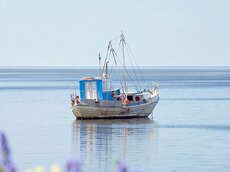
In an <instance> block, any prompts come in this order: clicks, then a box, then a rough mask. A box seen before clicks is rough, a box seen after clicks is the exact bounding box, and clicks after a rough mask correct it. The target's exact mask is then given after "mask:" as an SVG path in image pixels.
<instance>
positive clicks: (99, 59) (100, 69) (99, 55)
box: [98, 52, 102, 75]
mask: <svg viewBox="0 0 230 172" xmlns="http://www.w3.org/2000/svg"><path fill="white" fill-rule="evenodd" d="M98 58H99V74H100V75H102V73H101V55H100V52H99V57H98Z"/></svg>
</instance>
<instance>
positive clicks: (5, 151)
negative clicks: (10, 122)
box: [0, 131, 16, 172]
mask: <svg viewBox="0 0 230 172" xmlns="http://www.w3.org/2000/svg"><path fill="white" fill-rule="evenodd" d="M10 153H11V152H10V147H9V145H8V142H7V138H6V135H5V133H4V132H3V131H0V172H16V168H15V165H14V163H13V161H12V159H11V155H10Z"/></svg>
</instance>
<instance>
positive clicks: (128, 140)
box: [72, 118, 158, 172]
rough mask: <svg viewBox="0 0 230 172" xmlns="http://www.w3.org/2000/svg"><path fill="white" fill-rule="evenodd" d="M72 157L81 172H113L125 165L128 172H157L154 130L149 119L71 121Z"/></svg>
mask: <svg viewBox="0 0 230 172" xmlns="http://www.w3.org/2000/svg"><path fill="white" fill-rule="evenodd" d="M72 141H73V146H72V147H73V150H72V152H73V155H74V156H77V157H80V158H81V159H82V162H83V171H84V172H87V171H116V167H117V162H118V161H125V162H126V163H127V164H128V166H129V170H130V171H134V170H136V169H142V170H144V171H157V159H158V158H157V156H158V129H157V123H156V122H155V121H153V120H152V119H150V118H137V119H111V120H108V119H98V120H75V121H74V122H73V128H72Z"/></svg>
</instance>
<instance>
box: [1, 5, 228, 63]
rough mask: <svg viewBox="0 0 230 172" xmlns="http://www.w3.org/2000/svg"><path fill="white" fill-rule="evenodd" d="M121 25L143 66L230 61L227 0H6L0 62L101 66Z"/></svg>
mask: <svg viewBox="0 0 230 172" xmlns="http://www.w3.org/2000/svg"><path fill="white" fill-rule="evenodd" d="M121 31H122V32H123V33H124V35H125V38H126V41H127V43H128V45H129V47H130V48H131V50H132V53H133V55H134V57H135V59H136V61H137V63H138V64H139V66H230V1H229V0H142V1H141V0H116V1H110V0H81V1H80V0H22V1H19V0H0V66H97V65H98V54H99V52H100V53H101V56H102V58H104V57H105V54H106V49H107V45H108V42H109V41H110V40H112V39H114V38H117V37H119V36H120V34H121ZM127 65H130V64H127Z"/></svg>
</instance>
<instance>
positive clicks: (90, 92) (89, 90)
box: [85, 81, 97, 99]
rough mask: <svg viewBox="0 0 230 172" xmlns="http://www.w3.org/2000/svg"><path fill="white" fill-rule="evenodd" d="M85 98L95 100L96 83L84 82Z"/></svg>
mask: <svg viewBox="0 0 230 172" xmlns="http://www.w3.org/2000/svg"><path fill="white" fill-rule="evenodd" d="M85 98H86V99H97V88H96V82H95V81H93V82H85Z"/></svg>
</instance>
